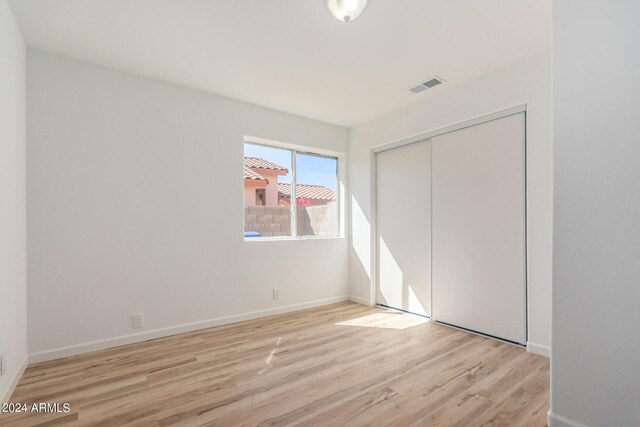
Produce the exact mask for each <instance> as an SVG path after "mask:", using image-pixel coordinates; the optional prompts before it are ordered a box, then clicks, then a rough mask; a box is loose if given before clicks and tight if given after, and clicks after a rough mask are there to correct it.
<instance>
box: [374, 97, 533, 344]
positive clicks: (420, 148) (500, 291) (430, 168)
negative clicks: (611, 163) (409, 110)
mask: <svg viewBox="0 0 640 427" xmlns="http://www.w3.org/2000/svg"><path fill="white" fill-rule="evenodd" d="M375 168H376V172H375V176H376V179H375V186H376V191H375V202H376V203H375V211H376V216H375V218H376V221H375V222H376V226H375V229H376V260H377V268H376V282H377V293H376V297H377V303H378V304H382V305H385V306H389V307H392V308H397V309H401V310H405V311H409V312H413V313H416V314H421V315H426V316H430V317H431V318H432V319H433V320H436V321H438V322H441V323H446V324H448V325H452V326H456V327H460V328H464V329H468V330H470V331H474V332H479V333H482V334H486V335H489V336H492V337H496V338H500V339H502V340H507V341H511V342H514V343H518V344H525V343H526V218H525V211H526V197H525V187H526V185H525V113H524V108H522V109H520V110H516V111H513V110H512V111H508V112H503V113H497V114H494V115H491V116H487V117H484V118H481V119H476V120H474V121H471V122H467V123H462V124H459V125H455V126H452V127H449V128H447V129H443V130H440V131H437V132H432V133H431V134H429V135H425V137H424V138H423V139H422V140H417V141H415V142H414V141H410V143H408V144H406V145H399V146H395V147H389V148H385V147H382V148H381V149H378V150H377V151H376V152H375Z"/></svg>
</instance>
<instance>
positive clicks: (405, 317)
mask: <svg viewBox="0 0 640 427" xmlns="http://www.w3.org/2000/svg"><path fill="white" fill-rule="evenodd" d="M428 321H429V319H426V318H424V317H420V316H414V315H411V314H401V313H394V312H388V313H373V314H368V315H366V316H362V317H358V318H356V319H351V320H347V321H344V322H339V323H336V325H339V326H359V327H365V328H384V329H407V328H412V327H414V326H418V325H422V324H423V323H427V322H428Z"/></svg>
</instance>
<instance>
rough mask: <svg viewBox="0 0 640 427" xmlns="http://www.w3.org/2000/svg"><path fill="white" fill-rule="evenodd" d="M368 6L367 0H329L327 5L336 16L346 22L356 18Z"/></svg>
mask: <svg viewBox="0 0 640 427" xmlns="http://www.w3.org/2000/svg"><path fill="white" fill-rule="evenodd" d="M366 6H367V0H327V7H328V8H329V10H330V11H331V13H332V14H333V16H335V17H336V19H338V20H340V21H344V22H351V21H353V20H354V19H356V18H357V17H358V16H360V14H361V13H362V11H363V10H364V8H365V7H366Z"/></svg>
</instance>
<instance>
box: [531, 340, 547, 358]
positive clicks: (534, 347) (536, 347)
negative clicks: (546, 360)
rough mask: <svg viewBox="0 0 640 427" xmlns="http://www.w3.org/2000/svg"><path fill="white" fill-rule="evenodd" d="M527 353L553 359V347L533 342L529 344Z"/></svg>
mask: <svg viewBox="0 0 640 427" xmlns="http://www.w3.org/2000/svg"><path fill="white" fill-rule="evenodd" d="M527 351H528V352H530V353H535V354H539V355H540V356H544V357H551V347H549V346H546V345H542V344H536V343H534V342H531V341H529V342H527Z"/></svg>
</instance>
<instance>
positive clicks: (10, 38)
mask: <svg viewBox="0 0 640 427" xmlns="http://www.w3.org/2000/svg"><path fill="white" fill-rule="evenodd" d="M25 56H26V48H25V44H24V42H23V41H22V35H21V34H20V31H19V30H18V27H17V25H16V22H15V20H14V18H13V14H12V12H11V9H9V5H8V4H7V2H6V1H4V0H0V61H1V65H0V353H2V352H6V353H7V368H8V369H7V372H6V374H5V375H3V376H0V401H4V399H5V398H8V397H9V396H7V394H8V392H9V391H10V388H11V386H12V385H13V383H14V380H15V379H16V377H17V375H18V374H19V373H20V372H19V371H20V368H21V367H22V366H23V365H24V362H25V361H26V356H27V299H26V295H27V273H26V257H27V247H26V245H27V223H26V219H27V214H26V144H25Z"/></svg>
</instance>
